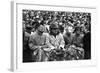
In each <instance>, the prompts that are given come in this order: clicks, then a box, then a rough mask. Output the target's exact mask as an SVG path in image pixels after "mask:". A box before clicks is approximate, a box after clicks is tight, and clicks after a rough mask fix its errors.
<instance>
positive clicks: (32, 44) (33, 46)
mask: <svg viewBox="0 0 100 73" xmlns="http://www.w3.org/2000/svg"><path fill="white" fill-rule="evenodd" d="M29 47H30V49H32V50H35V49H36V48H39V46H37V45H36V41H35V38H34V36H33V35H31V36H30V38H29Z"/></svg>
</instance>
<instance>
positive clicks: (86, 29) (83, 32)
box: [22, 10, 91, 61]
mask: <svg viewBox="0 0 100 73" xmlns="http://www.w3.org/2000/svg"><path fill="white" fill-rule="evenodd" d="M22 14H23V15H22V18H23V20H22V21H23V23H22V25H23V34H24V36H23V47H24V49H27V48H29V47H28V40H29V36H30V35H31V34H32V33H34V31H35V30H36V25H37V23H40V24H43V25H44V26H45V27H46V29H45V33H49V32H50V31H49V26H50V25H51V24H53V23H56V24H58V25H59V29H60V33H61V34H62V35H63V37H64V41H65V47H69V50H70V48H75V47H80V48H83V49H84V48H87V47H84V41H85V43H86V42H87V44H88V45H87V44H85V45H86V46H88V49H90V40H89V39H90V32H91V14H90V13H85V12H65V11H62V12H60V11H40V10H23V11H22ZM26 32H28V33H26ZM66 33H67V34H66ZM69 33H71V35H70V34H69ZM87 33H89V35H88V36H87ZM85 36H86V38H87V37H88V38H89V39H88V38H87V39H88V40H86V38H84V37H85ZM73 37H74V39H73ZM73 44H74V45H75V46H74V47H73ZM68 45H69V46H68ZM30 51H31V50H30V49H28V50H26V52H23V56H24V60H25V58H26V61H27V60H28V58H29V57H31V53H30ZM71 51H72V50H71ZM86 51H88V50H85V55H86V57H88V58H86V59H90V50H89V51H88V52H86ZM29 53H30V54H29ZM85 55H84V56H85ZM30 59H31V58H30Z"/></svg>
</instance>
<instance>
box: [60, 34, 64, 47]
mask: <svg viewBox="0 0 100 73" xmlns="http://www.w3.org/2000/svg"><path fill="white" fill-rule="evenodd" d="M64 46H65V41H64V38H63V35H60V46H59V47H61V48H64Z"/></svg>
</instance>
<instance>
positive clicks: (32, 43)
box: [29, 23, 47, 62]
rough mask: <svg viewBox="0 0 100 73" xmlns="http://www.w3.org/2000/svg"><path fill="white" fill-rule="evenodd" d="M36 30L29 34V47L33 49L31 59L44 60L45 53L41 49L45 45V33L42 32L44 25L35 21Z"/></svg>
mask: <svg viewBox="0 0 100 73" xmlns="http://www.w3.org/2000/svg"><path fill="white" fill-rule="evenodd" d="M35 28H36V31H35V32H34V33H33V34H32V35H31V36H30V39H29V47H30V49H32V50H33V53H32V58H33V61H37V62H40V61H45V58H46V55H45V53H44V51H43V49H44V48H47V46H46V34H45V33H43V32H44V26H43V25H41V24H39V23H37V25H36V27H35Z"/></svg>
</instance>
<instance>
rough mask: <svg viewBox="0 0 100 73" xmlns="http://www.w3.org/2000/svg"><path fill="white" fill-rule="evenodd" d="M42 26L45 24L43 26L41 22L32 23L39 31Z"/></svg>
mask: <svg viewBox="0 0 100 73" xmlns="http://www.w3.org/2000/svg"><path fill="white" fill-rule="evenodd" d="M40 25H43V24H41V23H39V22H33V23H32V26H34V28H35V29H37V28H38V27H39V26H40Z"/></svg>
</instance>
